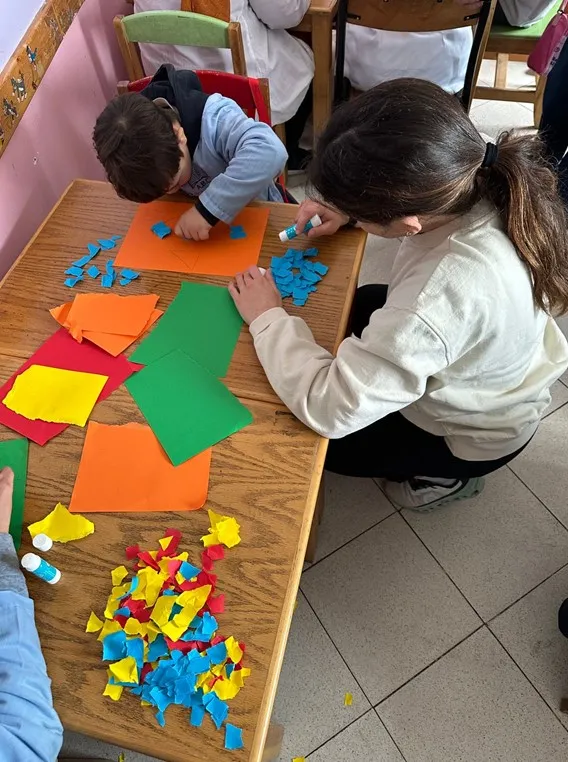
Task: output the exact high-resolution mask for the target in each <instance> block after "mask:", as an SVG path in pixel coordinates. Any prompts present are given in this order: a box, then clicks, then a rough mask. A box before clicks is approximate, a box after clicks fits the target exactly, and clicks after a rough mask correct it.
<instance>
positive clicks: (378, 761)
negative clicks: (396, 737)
mask: <svg viewBox="0 0 568 762" xmlns="http://www.w3.org/2000/svg"><path fill="white" fill-rule="evenodd" d="M347 760H348V761H349V762H404V759H403V757H402V755H401V754H400V752H399V751H398V749H397V748H396V746H395V744H394V743H393V741H392V739H391V737H390V736H389V734H388V733H387V731H386V730H385V727H384V725H383V723H382V722H381V721H380V720H379V718H378V717H377V715H376V714H375V712H374V710H371V711H370V712H367V714H366V715H365V716H364V717H361V718H360V719H359V720H357V721H356V722H354V723H353V725H350V726H349V727H348V728H346V729H345V730H343V731H342V732H341V733H340V734H339V735H337V736H335V738H332V739H331V741H328V742H327V743H326V744H325V746H322V747H321V748H320V749H318V750H317V751H315V752H314V753H313V754H310V756H309V757H308V762H347ZM285 762H289V760H285Z"/></svg>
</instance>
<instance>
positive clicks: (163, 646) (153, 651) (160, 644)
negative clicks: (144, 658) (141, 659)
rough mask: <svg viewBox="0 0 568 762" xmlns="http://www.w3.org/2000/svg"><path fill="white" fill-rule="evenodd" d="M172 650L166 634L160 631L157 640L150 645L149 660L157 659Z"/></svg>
mask: <svg viewBox="0 0 568 762" xmlns="http://www.w3.org/2000/svg"><path fill="white" fill-rule="evenodd" d="M169 652H170V649H169V647H168V644H167V643H166V641H165V638H164V636H163V635H162V634H161V633H160V634H159V635H157V636H156V640H155V641H154V642H153V643H150V645H149V646H148V661H157V660H158V659H159V657H160V656H167V655H168V654H169Z"/></svg>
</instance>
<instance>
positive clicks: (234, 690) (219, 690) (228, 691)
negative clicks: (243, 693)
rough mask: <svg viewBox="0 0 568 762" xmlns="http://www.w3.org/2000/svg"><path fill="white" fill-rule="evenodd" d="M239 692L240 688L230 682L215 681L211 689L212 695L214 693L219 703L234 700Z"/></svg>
mask: <svg viewBox="0 0 568 762" xmlns="http://www.w3.org/2000/svg"><path fill="white" fill-rule="evenodd" d="M240 690H241V689H240V686H238V685H235V683H233V682H231V681H230V680H217V682H216V683H215V685H214V686H213V688H212V691H213V693H216V694H217V696H218V697H219V698H220V699H221V701H230V700H231V699H234V698H235V696H236V695H237V694H238V693H239V691H240Z"/></svg>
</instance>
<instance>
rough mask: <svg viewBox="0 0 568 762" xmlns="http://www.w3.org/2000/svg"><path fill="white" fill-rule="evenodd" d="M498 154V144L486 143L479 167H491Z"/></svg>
mask: <svg viewBox="0 0 568 762" xmlns="http://www.w3.org/2000/svg"><path fill="white" fill-rule="evenodd" d="M498 155H499V146H498V145H496V144H495V143H487V145H486V146H485V156H484V157H483V161H482V162H481V167H480V169H491V167H492V166H493V165H494V164H495V162H496V161H497V156H498Z"/></svg>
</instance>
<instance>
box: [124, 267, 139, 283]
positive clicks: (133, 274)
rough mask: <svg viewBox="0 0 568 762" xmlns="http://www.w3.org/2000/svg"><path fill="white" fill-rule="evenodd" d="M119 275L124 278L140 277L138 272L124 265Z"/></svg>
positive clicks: (133, 278) (134, 278)
mask: <svg viewBox="0 0 568 762" xmlns="http://www.w3.org/2000/svg"><path fill="white" fill-rule="evenodd" d="M120 277H121V278H126V280H129V281H130V280H136V278H139V277H140V273H139V272H137V271H136V270H130V269H129V268H128V267H125V268H124V269H123V270H121V271H120Z"/></svg>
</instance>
